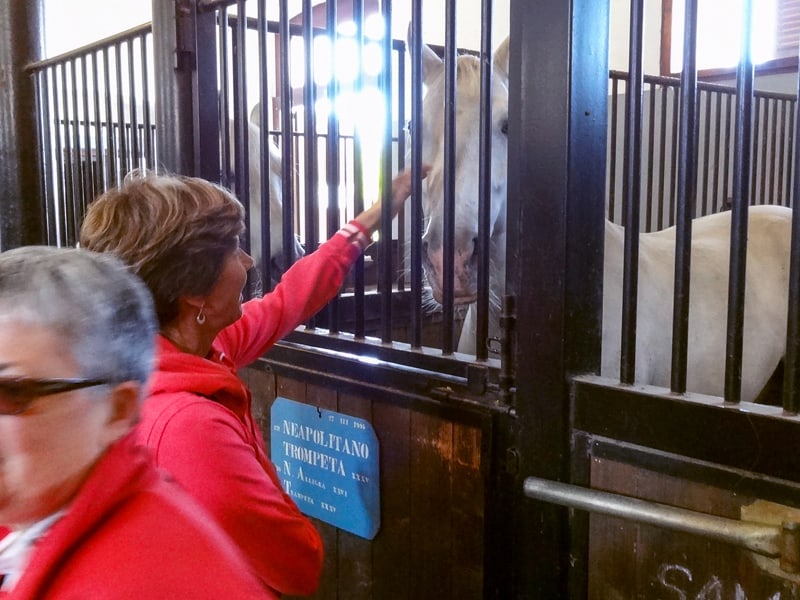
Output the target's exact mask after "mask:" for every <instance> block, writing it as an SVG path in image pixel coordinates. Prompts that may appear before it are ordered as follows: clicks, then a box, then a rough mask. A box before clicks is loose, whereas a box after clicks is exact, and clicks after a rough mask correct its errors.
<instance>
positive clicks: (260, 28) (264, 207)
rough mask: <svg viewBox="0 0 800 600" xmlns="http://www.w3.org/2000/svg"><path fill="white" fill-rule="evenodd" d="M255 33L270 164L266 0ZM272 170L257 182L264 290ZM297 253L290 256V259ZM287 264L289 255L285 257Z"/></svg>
mask: <svg viewBox="0 0 800 600" xmlns="http://www.w3.org/2000/svg"><path fill="white" fill-rule="evenodd" d="M256 32H257V34H256V37H257V39H258V86H259V87H258V92H259V96H258V98H259V102H258V106H259V118H258V123H259V127H258V134H259V148H260V149H261V156H260V157H259V160H260V161H261V164H262V165H269V160H270V150H269V145H270V144H271V143H272V142H271V140H270V139H269V87H268V80H269V73H268V65H269V56H268V54H267V4H266V0H258V4H257V17H256ZM270 177H271V173H270V169H269V168H268V169H267V174H266V176H264V173H263V172H262V174H261V178H260V181H259V182H258V184H259V186H260V190H261V256H257V257H256V260H257V261H258V263H259V267H260V275H261V285H262V289H263V291H264V292H265V293H266V292H269V291H271V290H272V287H273V283H272V277H271V274H270V258H271V257H270V255H271V254H272V253H271V251H270V249H271V248H272V230H271V227H270V225H271V223H272V211H271V210H270V208H269V207H271V206H272V197H271V195H272V189H271V187H270V184H269V181H270ZM296 258H298V257H296V256H292V260H294V259H296ZM286 260H287V266H288V262H289V257H288V256H287V257H286Z"/></svg>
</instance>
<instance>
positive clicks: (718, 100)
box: [709, 94, 722, 212]
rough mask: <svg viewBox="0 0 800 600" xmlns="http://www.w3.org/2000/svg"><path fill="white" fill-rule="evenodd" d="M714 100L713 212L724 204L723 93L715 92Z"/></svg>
mask: <svg viewBox="0 0 800 600" xmlns="http://www.w3.org/2000/svg"><path fill="white" fill-rule="evenodd" d="M714 100H715V113H714V114H715V115H716V127H714V179H713V180H712V189H711V203H710V205H711V212H717V211H719V208H720V206H722V202H720V198H719V187H720V167H721V165H722V161H721V152H722V127H721V126H720V123H721V121H722V94H714ZM709 170H710V169H709Z"/></svg>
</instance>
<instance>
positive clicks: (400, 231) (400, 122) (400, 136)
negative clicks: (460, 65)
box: [395, 45, 408, 292]
mask: <svg viewBox="0 0 800 600" xmlns="http://www.w3.org/2000/svg"><path fill="white" fill-rule="evenodd" d="M403 48H405V46H404V45H401V47H400V48H398V52H397V93H396V98H397V130H396V135H397V170H398V171H402V170H404V169H405V168H406V155H407V153H408V150H407V149H406V121H407V118H406V61H405V53H404V51H403ZM406 239H407V235H406V205H405V204H404V205H403V206H402V208H401V209H400V212H398V213H397V251H396V252H395V254H396V256H397V258H396V261H397V265H398V268H399V275H398V277H397V291H398V292H402V291H403V290H405V289H406V272H405V270H404V268H403V267H404V264H405V247H404V243H405V240H406Z"/></svg>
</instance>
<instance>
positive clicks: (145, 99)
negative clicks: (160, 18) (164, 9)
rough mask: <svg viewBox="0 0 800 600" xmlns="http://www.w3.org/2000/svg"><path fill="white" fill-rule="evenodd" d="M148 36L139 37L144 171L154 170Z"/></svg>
mask: <svg viewBox="0 0 800 600" xmlns="http://www.w3.org/2000/svg"><path fill="white" fill-rule="evenodd" d="M149 37H150V36H149V35H147V34H145V35H142V37H141V44H142V46H141V64H142V107H143V111H144V112H143V115H142V117H143V120H144V154H145V156H144V163H143V164H142V166H143V167H145V168H146V169H154V168H155V165H156V160H155V156H153V137H152V130H153V120H152V118H151V116H150V80H149V79H150V78H149V69H150V67H149V66H148V61H147V56H148V52H147V40H148V39H149Z"/></svg>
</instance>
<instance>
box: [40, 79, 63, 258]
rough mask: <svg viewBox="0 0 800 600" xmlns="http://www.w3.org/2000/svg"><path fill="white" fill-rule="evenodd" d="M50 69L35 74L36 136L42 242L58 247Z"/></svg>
mask: <svg viewBox="0 0 800 600" xmlns="http://www.w3.org/2000/svg"><path fill="white" fill-rule="evenodd" d="M51 71H52V69H51V68H46V69H43V70H42V71H39V72H38V73H37V74H36V78H37V80H38V85H37V88H38V90H39V93H38V95H37V98H38V102H39V106H38V110H37V113H38V114H39V119H38V129H39V132H38V136H39V139H40V140H41V142H40V143H41V145H42V155H43V161H42V167H43V168H42V172H41V179H42V200H43V201H44V202H45V214H44V222H43V223H44V225H43V233H44V235H45V239H44V240H43V241H44V242H45V243H46V244H50V245H56V246H59V245H61V244H60V240H59V239H58V228H57V225H56V223H57V221H58V211H57V210H56V198H57V195H58V194H57V192H56V190H54V189H53V188H54V186H55V185H56V182H55V181H54V180H53V175H52V174H53V173H56V177H57V176H58V173H57V171H56V170H54V168H53V134H52V128H51V122H52V121H51V118H52V117H51V114H50V110H51V101H52V96H51V94H50V84H49V81H50V73H51Z"/></svg>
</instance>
